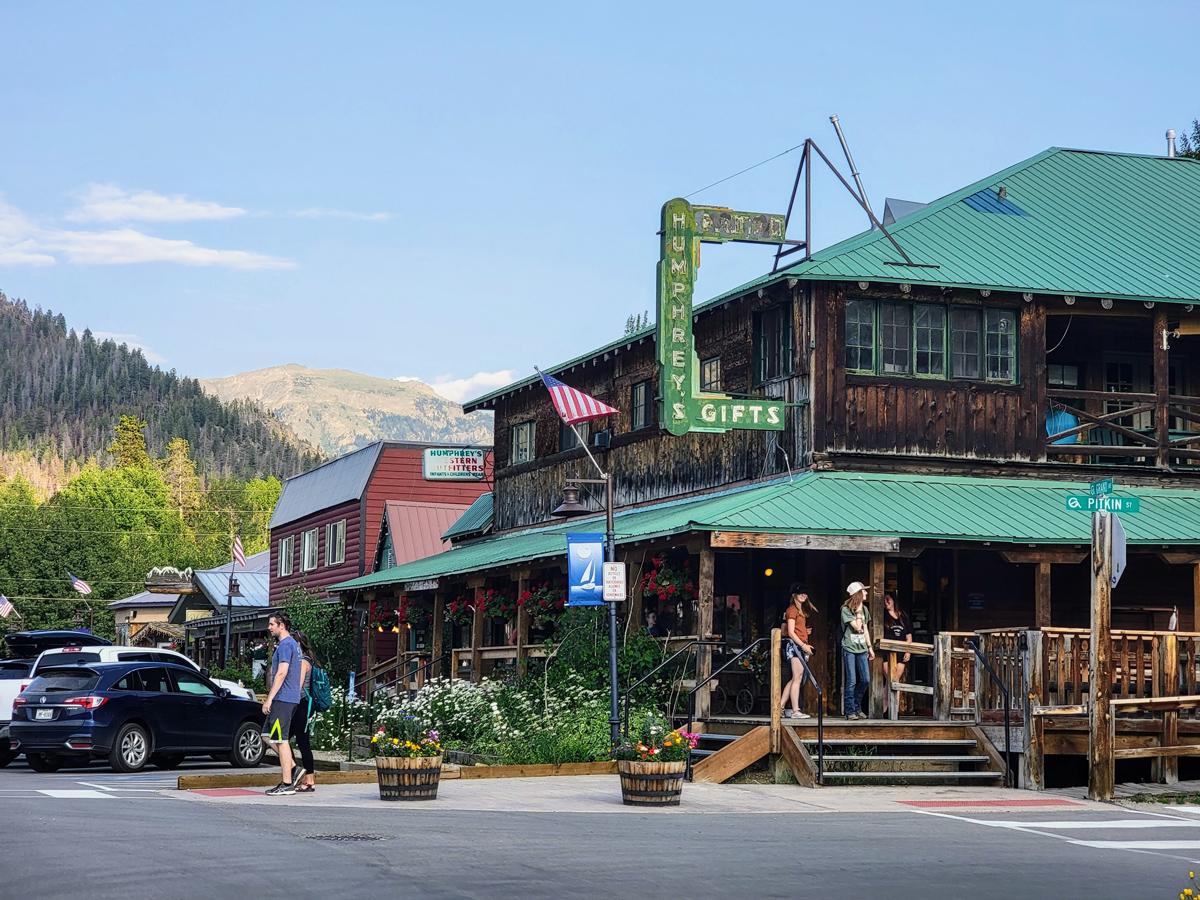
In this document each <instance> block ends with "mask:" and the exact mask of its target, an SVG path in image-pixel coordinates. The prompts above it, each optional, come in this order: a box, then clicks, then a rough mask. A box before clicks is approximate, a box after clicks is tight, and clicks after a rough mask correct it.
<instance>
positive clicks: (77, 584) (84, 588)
mask: <svg viewBox="0 0 1200 900" xmlns="http://www.w3.org/2000/svg"><path fill="white" fill-rule="evenodd" d="M67 579H68V580H69V581H70V582H71V587H73V588H75V590H77V591H79V593H81V594H90V593H91V592H92V586H91V585H90V584H88V583H87V582H86V581H84V580H83V579H82V578H79V577H77V576H75V575H72V574H71V573H70V572H68V573H67Z"/></svg>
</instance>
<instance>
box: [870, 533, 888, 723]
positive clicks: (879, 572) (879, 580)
mask: <svg viewBox="0 0 1200 900" xmlns="http://www.w3.org/2000/svg"><path fill="white" fill-rule="evenodd" d="M886 571H887V569H886V557H884V555H883V554H882V553H873V554H871V592H870V595H869V596H870V602H871V646H872V647H873V646H875V642H876V641H878V640H879V639H880V637H882V636H883V616H884V611H883V592H884V587H885V584H884V581H885V574H886ZM887 675H888V673H887V668H886V663H884V661H883V654H879V655H878V656H877V657H876V659H875V664H874V665H873V666H871V715H872V716H875V717H881V716H886V715H887V708H888V696H887V695H888V679H887Z"/></svg>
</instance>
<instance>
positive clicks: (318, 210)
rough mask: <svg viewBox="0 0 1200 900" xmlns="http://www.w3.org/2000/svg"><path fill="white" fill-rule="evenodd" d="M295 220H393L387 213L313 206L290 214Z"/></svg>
mask: <svg viewBox="0 0 1200 900" xmlns="http://www.w3.org/2000/svg"><path fill="white" fill-rule="evenodd" d="M292 215H293V216H295V217H296V218H297V219H354V220H356V221H359V222H386V221H388V219H391V218H393V216H392V214H391V213H389V212H367V213H364V212H354V211H353V210H348V209H325V208H324V207H321V206H313V207H309V208H308V209H298V210H296V211H295V212H294V213H292Z"/></svg>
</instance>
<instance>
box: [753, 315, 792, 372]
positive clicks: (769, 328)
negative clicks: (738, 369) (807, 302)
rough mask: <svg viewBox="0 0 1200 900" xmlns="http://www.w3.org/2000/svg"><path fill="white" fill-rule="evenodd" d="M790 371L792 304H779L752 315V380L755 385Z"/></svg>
mask: <svg viewBox="0 0 1200 900" xmlns="http://www.w3.org/2000/svg"><path fill="white" fill-rule="evenodd" d="M791 374H792V305H791V304H790V303H781V304H780V305H779V306H773V307H771V308H770V309H764V310H763V311H762V312H759V313H755V314H754V380H755V382H756V383H757V384H762V383H763V382H765V381H772V380H774V379H776V378H786V377H787V376H788V375H791Z"/></svg>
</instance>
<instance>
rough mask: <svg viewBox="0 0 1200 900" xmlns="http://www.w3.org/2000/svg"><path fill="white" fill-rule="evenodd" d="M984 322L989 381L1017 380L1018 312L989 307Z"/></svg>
mask: <svg viewBox="0 0 1200 900" xmlns="http://www.w3.org/2000/svg"><path fill="white" fill-rule="evenodd" d="M984 322H985V323H986V324H985V327H986V333H987V347H986V354H987V377H988V381H1015V380H1016V371H1017V342H1016V335H1017V314H1016V313H1015V312H1014V311H1013V310H1011V309H989V310H987V311H986V312H985V313H984Z"/></svg>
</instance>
